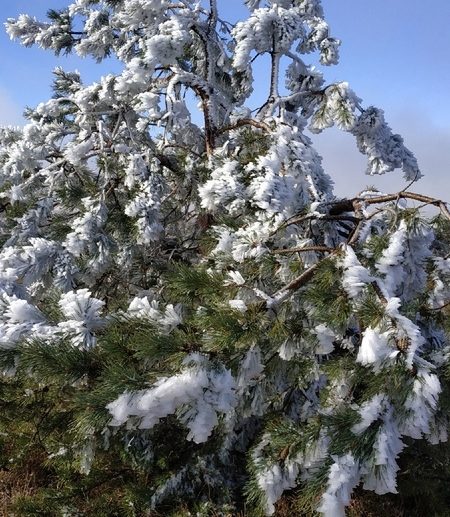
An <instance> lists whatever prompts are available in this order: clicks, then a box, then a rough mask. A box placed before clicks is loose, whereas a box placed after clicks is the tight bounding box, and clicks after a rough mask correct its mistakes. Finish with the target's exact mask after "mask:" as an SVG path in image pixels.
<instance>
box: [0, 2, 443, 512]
mask: <svg viewBox="0 0 450 517" xmlns="http://www.w3.org/2000/svg"><path fill="white" fill-rule="evenodd" d="M245 3H246V5H247V7H248V9H249V15H248V18H247V19H245V20H243V21H241V22H239V23H237V24H236V25H234V26H233V25H231V24H230V23H228V22H227V21H225V20H222V18H221V16H220V4H221V2H217V0H210V1H209V2H202V3H200V2H194V1H193V0H179V1H175V0H173V1H172V0H99V1H96V0H76V1H75V2H73V3H72V4H71V5H69V6H68V8H67V9H66V10H64V11H61V12H59V11H51V12H49V20H48V21H47V22H45V23H41V22H38V21H37V20H35V19H34V18H31V17H29V16H26V15H21V16H20V17H19V18H17V19H16V20H13V19H10V20H8V22H7V24H6V26H7V31H8V33H9V35H10V36H11V38H13V39H19V40H20V41H21V43H22V44H23V45H25V46H31V45H38V46H40V47H42V48H45V49H50V50H52V51H54V52H55V53H56V54H59V53H69V52H74V53H76V54H78V55H80V56H90V57H92V58H94V59H96V60H97V61H99V62H101V61H102V60H104V59H105V58H107V57H109V56H113V57H115V58H117V59H118V60H119V61H120V62H121V63H122V64H123V69H122V71H121V72H120V73H119V74H117V75H107V76H105V77H103V78H102V79H101V80H100V81H99V82H97V83H94V84H91V85H84V84H83V83H82V79H81V77H80V75H79V74H78V73H76V72H66V71H64V70H62V69H60V68H58V69H56V70H55V71H54V84H53V91H54V95H53V97H52V98H51V99H50V100H48V101H47V102H44V103H42V104H39V105H38V106H37V107H36V108H34V109H28V110H27V113H26V116H27V119H28V123H27V124H26V125H25V127H23V128H21V129H11V128H5V129H2V130H1V133H0V167H1V185H0V189H1V199H2V204H1V222H2V224H1V227H0V235H1V250H0V265H1V267H0V275H1V276H0V289H1V312H0V362H1V369H2V372H3V375H2V377H1V383H0V390H1V395H0V405H1V411H2V420H1V422H0V431H1V434H0V440H1V441H2V452H1V456H0V461H1V468H2V469H3V470H2V471H3V474H4V475H6V473H8V472H9V473H11V475H14V473H15V475H16V477H17V476H22V478H23V482H22V484H21V485H20V487H18V486H17V485H16V488H14V487H13V488H10V491H12V494H9V495H8V499H9V500H10V505H9V506H8V508H7V511H8V512H15V513H16V514H18V515H105V516H106V515H108V516H112V515H120V516H122V515H157V513H156V512H159V513H158V515H192V513H189V512H194V513H195V512H196V515H205V516H206V515H227V514H228V515H230V514H231V515H237V514H238V513H239V512H245V515H255V516H256V515H271V514H273V513H274V512H275V511H276V504H277V502H278V501H279V500H280V498H281V497H282V496H283V493H287V494H288V499H286V501H288V500H289V503H286V504H289V505H291V506H290V510H289V511H290V512H291V513H290V514H291V515H313V514H315V512H320V513H322V514H324V515H327V516H333V517H334V516H339V515H344V513H345V507H346V506H348V505H349V504H350V501H351V497H352V493H353V491H354V489H356V488H357V487H359V488H358V490H365V491H373V492H375V493H376V494H380V495H382V494H388V493H394V494H395V493H396V491H397V475H398V473H399V469H400V466H401V465H403V466H405V465H406V466H407V465H415V467H414V469H412V468H411V469H410V470H409V472H410V474H411V472H412V474H411V475H412V476H413V477H414V476H415V478H414V482H415V483H418V481H417V477H418V475H417V472H418V467H417V465H419V466H420V461H428V459H429V458H434V460H433V462H436V468H442V471H443V472H446V474H443V475H446V476H447V478H448V466H449V465H450V459H449V458H450V454H448V451H447V449H445V446H444V449H443V448H442V447H443V446H442V445H441V446H437V445H436V444H438V443H439V442H445V441H446V440H447V427H448V415H449V400H450V398H449V397H448V396H447V395H446V394H447V391H448V388H449V383H448V380H449V376H450V368H449V362H448V356H449V350H450V349H449V341H448V337H449V330H450V328H449V323H448V322H449V318H448V304H449V302H450V283H449V279H450V258H449V256H448V245H449V243H450V238H449V237H450V213H449V211H448V208H447V205H446V204H445V202H443V201H441V200H438V199H434V198H431V197H428V196H426V195H423V194H416V193H412V192H411V191H410V187H411V185H412V184H413V183H414V182H416V181H417V180H418V179H419V178H420V171H419V168H418V165H417V162H416V159H415V157H414V155H413V154H412V153H411V152H410V151H409V150H408V149H407V148H406V147H405V146H404V144H403V140H402V138H401V137H400V136H399V135H396V134H393V133H392V131H391V129H390V128H389V126H388V125H387V123H386V122H385V119H384V115H383V112H382V111H381V110H380V109H377V108H375V107H364V106H363V105H362V101H361V100H360V99H359V98H358V97H357V96H356V94H355V93H354V92H353V91H352V90H351V89H350V87H349V85H348V84H347V83H344V82H340V83H334V84H326V83H325V80H324V78H323V76H322V73H321V72H320V70H319V69H318V68H317V67H315V66H313V65H312V64H308V63H309V62H313V61H314V59H313V58H311V59H309V58H308V59H307V54H310V53H316V55H318V56H319V59H320V63H321V65H324V66H329V65H334V64H336V63H337V61H338V49H339V44H340V42H339V40H338V39H336V38H333V37H332V36H331V35H330V29H329V27H328V25H327V23H326V21H325V20H324V14H323V10H322V7H321V2H320V0H279V1H278V2H271V1H265V2H264V1H259V0H247V1H246V2H245ZM263 55H268V56H269V57H270V63H271V66H270V74H268V77H267V79H268V85H267V86H268V88H267V89H268V96H267V100H266V101H265V102H264V104H263V105H262V106H260V107H259V108H257V109H256V110H251V107H249V97H250V95H251V93H252V90H253V88H256V87H259V85H255V84H254V81H253V76H252V70H253V69H254V67H255V66H258V59H259V58H260V56H263ZM283 80H284V81H285V83H284V84H283ZM197 107H198V110H199V111H197ZM334 125H335V126H337V127H339V128H340V129H342V130H344V131H347V132H349V133H351V134H352V135H354V137H355V139H356V143H357V146H358V148H359V150H360V151H361V152H362V153H363V154H365V155H366V156H367V160H368V166H367V171H366V172H367V174H369V175H374V174H384V173H387V172H391V171H394V170H395V169H402V171H403V174H404V178H405V189H404V190H402V191H401V192H397V193H394V194H382V193H380V192H377V191H375V190H373V189H372V190H371V189H368V190H367V191H365V192H361V193H359V194H357V193H350V194H349V196H348V197H347V198H345V199H339V198H336V196H335V195H334V194H333V188H332V187H333V183H332V180H331V178H330V177H329V176H328V175H327V174H326V173H325V172H324V171H323V169H322V166H321V158H320V156H319V155H318V154H317V152H316V151H315V150H314V148H313V147H312V142H311V140H310V138H309V137H308V135H307V132H306V131H307V130H309V131H312V132H314V133H320V132H322V131H323V130H324V129H326V128H329V127H331V126H334ZM430 209H436V210H435V212H436V213H433V214H431V215H430V213H431V210H430ZM426 442H428V443H429V444H432V445H433V447H431V446H428V445H426ZM402 451H404V452H402ZM408 451H412V452H411V454H410V456H411V459H410V460H408V454H409V453H408ZM433 451H446V452H445V454H444V453H442V454H441V453H439V454H441V455H440V465H437V463H438V461H437V459H436V458H437V457H439V456H438V455H437V454H435V456H433V454H434V452H433ZM419 452H420V454H419ZM416 453H417V454H416ZM420 458H427V460H425V459H423V460H421V459H420ZM444 458H445V459H444ZM408 461H409V462H408ZM414 462H415V463H414ZM433 465H434V463H433ZM406 466H405V469H406V468H407V467H406ZM408 468H409V467H408ZM27 476H31V477H33V476H34V477H33V479H32V480H30V483H29V485H27V480H28V479H29V477H27ZM30 479H31V478H30ZM441 480H442V478H441ZM5 483H6V482H5ZM8 486H10V485H8ZM435 495H436V494H435ZM6 498H7V496H6V495H5V500H6ZM441 503H442V500H439V501H438V502H436V503H433V504H435V505H438V504H441ZM430 504H431V503H430ZM436 507H437V506H436ZM280 511H281V509H280Z"/></svg>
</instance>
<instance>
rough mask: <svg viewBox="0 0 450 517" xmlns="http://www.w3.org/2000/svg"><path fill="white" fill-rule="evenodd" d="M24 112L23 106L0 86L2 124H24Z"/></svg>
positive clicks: (0, 118)
mask: <svg viewBox="0 0 450 517" xmlns="http://www.w3.org/2000/svg"><path fill="white" fill-rule="evenodd" d="M22 112H23V108H22V107H20V106H18V105H17V104H16V103H15V102H14V101H13V100H12V99H11V97H10V95H8V93H7V92H5V91H4V90H2V89H1V88H0V126H21V125H23V123H24V119H23V117H22Z"/></svg>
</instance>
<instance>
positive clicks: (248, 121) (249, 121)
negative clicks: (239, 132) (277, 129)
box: [216, 118, 270, 135]
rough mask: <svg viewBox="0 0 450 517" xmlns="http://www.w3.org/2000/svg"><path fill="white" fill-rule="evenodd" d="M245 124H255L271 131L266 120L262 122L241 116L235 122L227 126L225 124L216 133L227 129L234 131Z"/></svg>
mask: <svg viewBox="0 0 450 517" xmlns="http://www.w3.org/2000/svg"><path fill="white" fill-rule="evenodd" d="M243 126H253V127H256V128H258V129H263V130H264V131H267V132H270V127H269V126H268V125H267V124H265V123H264V122H260V121H258V120H254V119H252V118H241V119H239V120H238V121H237V122H235V123H234V124H229V125H227V126H223V127H221V128H218V129H217V130H216V134H218V135H220V134H222V133H226V132H227V131H233V130H234V129H238V128H240V127H243Z"/></svg>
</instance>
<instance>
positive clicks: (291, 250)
mask: <svg viewBox="0 0 450 517" xmlns="http://www.w3.org/2000/svg"><path fill="white" fill-rule="evenodd" d="M307 251H322V252H326V253H332V252H333V251H336V248H329V247H328V246H304V247H302V248H287V249H277V250H272V253H275V254H277V255H285V254H288V253H302V252H307Z"/></svg>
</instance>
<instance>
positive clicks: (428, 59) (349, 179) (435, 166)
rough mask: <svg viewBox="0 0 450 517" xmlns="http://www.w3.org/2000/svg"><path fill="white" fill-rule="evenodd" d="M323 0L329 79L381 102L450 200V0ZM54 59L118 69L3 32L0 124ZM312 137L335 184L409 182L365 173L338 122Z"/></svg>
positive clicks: (44, 81) (228, 10)
mask: <svg viewBox="0 0 450 517" xmlns="http://www.w3.org/2000/svg"><path fill="white" fill-rule="evenodd" d="M68 3H69V1H68V0H15V1H14V2H11V1H4V2H1V4H0V20H3V21H4V20H6V19H7V18H8V17H16V16H17V15H18V14H21V13H27V14H31V15H35V16H36V17H37V18H38V19H44V18H45V13H46V11H47V10H48V9H49V8H63V7H65V6H67V5H68ZM221 4H222V5H221ZM241 4H242V2H241V0H221V1H220V0H219V6H221V14H222V17H223V18H225V19H229V20H231V21H234V20H235V19H236V18H239V17H241V16H244V15H245V13H246V10H245V8H243V7H242V6H241ZM323 6H324V9H325V13H326V18H327V21H328V22H329V24H330V26H331V29H332V34H333V35H334V36H336V37H338V38H340V39H342V42H343V44H342V48H341V61H340V64H339V65H337V66H335V67H331V68H330V69H328V70H327V78H328V79H329V80H330V81H334V80H345V81H348V82H349V83H350V85H351V86H352V88H353V89H354V90H355V91H356V93H357V94H358V95H359V96H360V97H361V98H362V99H363V104H364V105H370V104H373V105H376V106H379V107H381V108H383V109H384V110H385V112H386V117H387V119H388V121H389V122H390V124H391V126H392V128H393V129H394V131H396V132H399V133H401V134H402V135H403V136H404V137H405V141H406V143H407V145H408V146H409V147H410V148H411V149H412V150H413V151H414V152H415V153H416V155H417V156H418V158H419V162H420V164H421V167H422V169H423V171H424V173H425V174H426V178H425V179H424V180H422V181H421V183H422V185H421V186H420V188H419V187H417V189H418V190H421V191H423V192H430V193H432V194H434V195H440V196H442V197H443V198H447V199H450V180H449V179H448V177H449V176H450V124H449V120H450V99H449V91H450V59H449V53H450V30H449V28H448V23H449V21H450V1H449V0H430V1H429V2H428V3H427V4H426V5H425V2H423V0H376V1H374V0H323ZM57 65H61V66H63V67H64V68H66V69H69V70H70V69H75V68H77V69H78V70H80V71H81V73H82V77H83V79H84V82H85V83H89V82H92V81H93V80H95V79H97V78H98V77H100V76H101V75H104V74H107V73H109V72H114V71H115V70H118V66H117V65H116V64H115V63H114V62H111V61H110V62H107V63H103V64H101V65H97V64H95V63H93V62H92V61H90V60H81V59H78V58H75V57H65V56H63V57H60V58H55V56H53V55H52V54H51V53H50V52H48V51H43V50H40V49H38V48H34V47H33V48H24V47H21V46H20V45H18V44H17V43H15V42H11V41H10V40H9V38H8V36H7V35H6V34H5V32H4V31H0V125H3V124H18V123H20V122H21V117H20V114H21V112H22V110H23V107H24V106H25V105H29V106H34V105H36V104H38V103H39V102H41V101H43V100H45V99H47V98H48V97H49V95H50V89H49V85H50V83H51V80H52V78H51V70H52V69H53V68H54V67H55V66H57ZM263 73H264V71H263V68H261V71H260V74H261V75H262V74H263ZM315 142H316V146H317V148H318V149H319V151H320V152H321V153H322V154H323V156H324V165H325V168H326V170H327V172H329V173H330V174H331V175H332V177H333V178H334V179H335V181H336V183H337V191H338V193H344V192H345V191H347V189H348V187H349V186H350V185H351V187H352V189H355V190H357V189H358V188H363V187H364V186H365V185H367V184H371V185H376V186H378V187H379V188H380V189H382V190H386V191H387V190H394V189H395V188H397V187H399V186H401V185H402V182H401V181H400V179H399V175H398V174H396V175H389V176H387V177H383V178H381V179H378V178H367V177H364V176H363V171H364V159H363V158H362V157H361V156H360V155H359V154H358V152H357V150H356V148H355V145H354V142H353V139H352V137H351V136H350V135H347V134H343V133H341V132H338V131H335V130H332V131H329V132H328V133H325V134H323V135H320V136H319V137H317V138H315Z"/></svg>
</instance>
